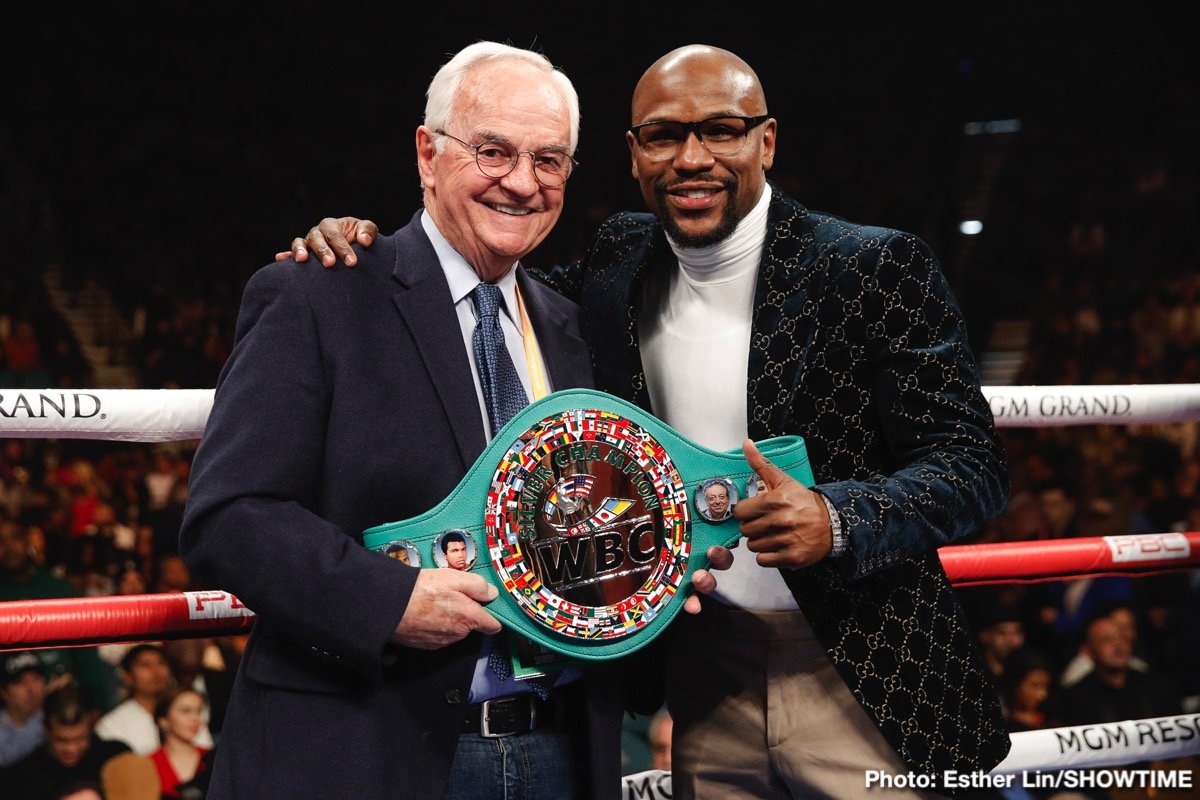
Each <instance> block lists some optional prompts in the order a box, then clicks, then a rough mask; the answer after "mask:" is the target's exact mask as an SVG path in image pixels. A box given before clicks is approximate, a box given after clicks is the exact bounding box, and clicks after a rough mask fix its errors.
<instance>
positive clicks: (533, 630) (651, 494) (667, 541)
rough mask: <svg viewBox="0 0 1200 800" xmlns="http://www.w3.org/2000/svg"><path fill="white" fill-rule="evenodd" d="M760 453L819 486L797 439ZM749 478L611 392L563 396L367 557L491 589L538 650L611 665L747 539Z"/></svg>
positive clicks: (383, 531) (379, 535)
mask: <svg viewBox="0 0 1200 800" xmlns="http://www.w3.org/2000/svg"><path fill="white" fill-rule="evenodd" d="M764 448H765V449H764ZM760 449H762V450H763V453H764V455H766V456H767V457H768V458H769V459H771V460H772V462H773V463H775V465H776V466H779V467H780V468H781V469H783V470H784V471H785V472H788V473H789V474H791V475H792V476H793V477H795V478H796V479H797V480H800V481H801V482H802V483H805V484H807V485H811V484H812V473H811V470H809V467H808V459H807V456H806V455H805V451H804V443H803V441H802V440H801V439H800V438H799V437H794V436H793V437H779V438H777V439H771V440H768V441H767V442H763V443H760ZM751 477H752V473H751V471H750V470H749V467H748V466H747V465H746V462H745V459H744V458H743V456H742V454H741V452H740V451H737V452H727V453H722V452H716V451H713V450H709V449H707V448H703V447H700V446H698V445H696V444H694V443H692V442H690V441H688V440H687V439H686V438H684V437H683V436H681V435H680V434H679V433H678V432H676V431H675V430H673V429H672V428H670V427H668V426H667V425H665V424H664V423H662V422H661V421H659V420H657V419H655V418H654V417H653V416H651V415H649V414H647V413H646V412H644V411H642V410H641V409H638V408H637V407H636V406H633V405H631V404H629V403H626V402H625V401H623V400H620V399H618V398H615V397H613V396H611V395H607V394H604V393H602V392H596V391H592V390H570V391H564V392H556V393H554V394H551V395H549V396H547V397H545V398H542V399H541V400H539V401H537V402H535V403H533V404H532V405H530V406H529V407H527V408H526V409H525V410H524V411H522V412H521V413H520V414H518V415H517V416H516V417H515V418H514V419H513V420H512V421H511V422H509V423H508V425H506V426H505V427H504V429H503V430H501V431H500V433H499V434H498V435H497V436H496V437H495V439H494V440H493V441H492V443H491V445H489V446H488V448H487V449H486V450H485V451H484V452H483V454H482V455H480V457H479V458H478V460H477V461H476V463H475V465H474V466H473V467H472V468H471V470H470V471H469V472H468V473H467V475H466V476H465V477H464V478H463V480H462V482H461V483H460V485H459V487H458V488H457V489H456V490H455V491H454V492H452V493H451V495H450V497H448V498H447V499H446V500H445V501H444V502H442V503H441V504H439V505H438V506H437V507H436V508H434V509H432V510H431V511H429V512H427V513H426V514H424V515H422V516H420V517H416V518H414V519H411V520H405V521H403V522H396V523H390V524H386V525H379V526H376V527H374V528H370V529H369V530H367V531H365V533H364V543H365V544H366V545H367V547H369V548H371V549H373V550H378V551H381V552H383V553H385V554H388V555H392V556H393V557H395V558H397V559H398V560H400V561H402V562H403V563H405V564H407V565H408V566H409V567H438V568H454V569H465V570H469V571H472V572H476V573H477V574H480V575H482V576H483V577H485V578H486V579H487V580H488V581H489V582H491V583H492V584H494V585H495V586H496V587H497V588H498V589H499V590H500V596H499V597H498V598H497V599H496V600H495V601H493V602H492V603H491V604H490V605H489V606H488V611H489V612H490V613H492V614H493V615H495V616H496V617H497V618H498V619H499V620H500V621H501V622H502V623H503V624H504V625H506V626H507V627H509V628H510V629H512V630H514V631H516V632H518V633H520V634H521V635H522V636H524V637H525V638H527V639H529V640H531V641H532V642H534V643H536V644H537V645H540V646H541V647H543V648H546V649H548V650H551V651H554V652H555V653H558V654H561V655H566V656H570V657H575V658H582V659H604V658H614V657H616V656H619V655H623V654H626V653H629V652H632V651H633V650H635V649H637V648H639V647H641V646H643V645H645V644H646V643H648V642H649V641H650V639H652V638H653V637H654V636H657V634H658V632H660V631H661V629H662V627H663V626H665V625H666V624H667V623H668V622H669V621H670V620H671V619H672V618H673V617H674V615H675V614H676V613H677V612H678V611H679V608H680V606H681V605H682V601H683V597H684V595H685V594H686V593H687V591H689V589H690V577H691V575H692V574H693V573H694V572H695V571H696V570H697V569H700V568H704V567H706V566H708V560H707V557H706V555H705V553H706V550H707V549H708V547H709V546H711V545H714V544H723V545H730V544H732V543H733V542H736V541H737V540H738V538H740V532H739V529H738V523H737V521H736V520H735V519H734V518H733V517H732V514H731V509H732V507H733V505H734V504H736V502H737V500H738V491H737V487H739V486H745V485H746V484H747V482H748V481H749V480H750V479H751ZM751 482H752V481H751Z"/></svg>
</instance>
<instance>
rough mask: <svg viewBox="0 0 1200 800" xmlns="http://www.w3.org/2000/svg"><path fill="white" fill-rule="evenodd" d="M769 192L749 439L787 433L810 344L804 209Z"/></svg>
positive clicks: (749, 390) (750, 379)
mask: <svg viewBox="0 0 1200 800" xmlns="http://www.w3.org/2000/svg"><path fill="white" fill-rule="evenodd" d="M768 188H769V189H770V191H771V205H770V208H769V209H768V211H767V238H766V241H764V243H763V255H762V263H760V264H759V267H758V283H757V285H756V286H755V289H754V315H753V317H752V319H751V323H750V325H751V327H750V358H749V361H748V364H747V370H746V372H747V375H746V395H747V403H746V412H747V414H746V416H747V419H746V427H747V430H748V432H749V434H750V436H751V438H754V439H765V438H767V437H769V436H778V435H780V434H781V433H782V432H784V431H788V430H790V427H791V425H790V422H789V421H790V419H791V408H792V399H793V396H794V391H795V389H796V387H797V386H799V385H800V378H801V372H802V370H803V368H804V365H805V363H806V359H807V357H808V352H807V350H808V344H809V342H810V341H811V331H810V330H809V329H808V327H807V326H806V325H804V320H805V318H804V316H803V315H802V314H801V313H800V310H801V307H802V306H803V305H804V303H805V301H806V298H807V297H808V289H809V287H808V285H807V284H808V281H809V279H810V277H811V271H812V263H811V262H812V256H811V253H808V252H806V250H807V248H809V247H810V246H811V240H812V233H811V231H810V230H809V226H808V211H807V209H805V208H804V206H802V205H800V204H799V203H797V202H795V201H794V200H792V199H790V198H788V197H787V196H786V195H784V194H782V193H781V192H780V191H779V190H778V189H776V188H775V187H774V186H772V185H770V184H768ZM772 298H775V299H774V300H773V301H772ZM785 323H786V324H785ZM797 345H799V346H797ZM768 364H770V365H771V373H770V374H769V375H768ZM764 382H765V383H767V384H769V386H767V385H764Z"/></svg>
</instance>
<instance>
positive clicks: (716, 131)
mask: <svg viewBox="0 0 1200 800" xmlns="http://www.w3.org/2000/svg"><path fill="white" fill-rule="evenodd" d="M770 118H771V115H770V114H761V115H759V116H757V117H709V118H708V119H702V120H699V121H697V122H675V121H674V120H662V121H659V122H646V123H644V124H642V125H634V126H633V127H632V128H630V129H629V132H630V133H632V134H633V138H634V140H636V141H637V144H638V148H639V149H640V150H641V151H642V153H643V154H644V155H645V156H646V157H647V158H649V159H651V160H652V161H666V160H667V159H669V158H674V157H675V154H676V153H678V152H679V148H681V147H683V143H684V142H685V141H687V137H688V136H689V135H690V134H692V133H695V134H696V138H697V139H699V140H700V143H701V144H703V145H704V146H705V147H706V148H708V152H710V153H712V154H713V155H714V156H730V155H733V154H734V153H736V152H738V151H739V150H741V149H742V145H744V144H745V143H746V139H747V138H748V137H747V135H746V134H748V133H750V131H751V130H752V129H753V128H756V127H758V126H759V125H761V124H763V123H764V122H766V121H767V120H769V119H770Z"/></svg>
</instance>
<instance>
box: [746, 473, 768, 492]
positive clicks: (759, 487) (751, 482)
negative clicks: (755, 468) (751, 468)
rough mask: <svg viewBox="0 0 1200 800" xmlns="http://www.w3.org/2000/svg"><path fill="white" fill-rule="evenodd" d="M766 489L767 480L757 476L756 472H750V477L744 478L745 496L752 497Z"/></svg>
mask: <svg viewBox="0 0 1200 800" xmlns="http://www.w3.org/2000/svg"><path fill="white" fill-rule="evenodd" d="M766 490H767V482H766V481H764V480H763V479H762V478H760V477H758V473H757V472H751V473H750V477H749V478H747V479H746V497H754V495H756V494H758V493H759V492H765V491H766Z"/></svg>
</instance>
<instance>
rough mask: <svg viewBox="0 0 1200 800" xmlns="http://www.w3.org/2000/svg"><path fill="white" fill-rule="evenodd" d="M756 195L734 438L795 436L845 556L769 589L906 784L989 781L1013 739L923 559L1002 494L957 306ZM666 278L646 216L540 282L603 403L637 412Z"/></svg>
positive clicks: (926, 279) (929, 560) (871, 248)
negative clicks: (645, 349) (577, 311)
mask: <svg viewBox="0 0 1200 800" xmlns="http://www.w3.org/2000/svg"><path fill="white" fill-rule="evenodd" d="M770 190H771V191H772V196H771V204H770V211H769V216H768V231H767V239H766V243H765V247H764V250H763V256H762V263H761V265H760V267H759V274H758V285H757V289H756V291H755V301H754V317H753V322H752V332H751V340H750V360H749V370H748V378H747V382H746V393H747V397H748V401H749V404H748V409H749V411H748V414H749V419H748V420H747V423H748V426H749V434H750V436H751V437H752V438H754V439H756V440H760V439H764V438H767V437H772V436H781V435H786V434H798V435H800V436H802V437H804V439H805V442H806V444H807V447H808V452H809V458H810V460H811V462H812V468H813V471H814V474H815V476H816V480H817V484H818V488H819V490H820V492H821V493H822V494H823V495H825V496H826V497H827V498H829V500H831V501H832V503H833V505H834V507H835V508H836V509H837V511H838V513H839V514H840V516H841V519H842V524H843V530H844V531H845V533H846V534H847V536H848V545H849V547H848V552H847V554H846V555H844V556H842V557H840V558H837V559H825V560H823V561H822V562H820V563H818V564H816V565H814V566H811V567H808V568H805V569H799V570H790V569H784V570H782V572H783V577H784V579H785V580H786V582H787V584H788V586H789V587H790V589H791V591H792V593H793V594H794V596H795V598H796V602H797V603H798V604H799V606H800V609H801V610H802V611H803V612H804V614H805V616H806V617H807V619H808V621H809V623H810V624H811V625H812V627H813V630H814V631H815V633H816V635H817V637H818V638H819V640H820V641H821V643H822V645H823V646H824V648H825V650H826V652H827V653H828V654H829V658H830V659H831V661H832V662H833V664H834V665H835V667H836V668H837V670H838V672H839V674H840V675H841V677H842V679H843V680H845V682H846V685H847V686H848V687H849V688H850V691H851V692H852V693H853V694H854V696H855V697H856V698H857V699H858V701H859V703H861V705H862V707H863V709H864V710H865V711H866V713H867V714H868V715H869V717H870V718H871V719H872V720H873V721H874V722H875V724H876V725H877V726H878V727H879V729H880V731H882V733H883V735H884V736H885V737H886V739H887V740H888V742H889V743H891V745H892V746H893V747H894V748H895V750H896V751H897V752H898V753H899V754H900V755H901V757H902V758H903V759H904V761H905V762H906V763H907V764H908V766H909V767H910V768H911V769H913V770H915V771H919V772H924V773H930V774H933V773H938V772H941V771H942V770H947V769H955V770H961V771H969V770H988V769H991V768H992V767H993V766H995V765H996V764H997V763H999V762H1000V761H1001V760H1002V759H1003V757H1004V756H1005V754H1006V753H1007V752H1008V748H1009V738H1008V734H1007V733H1006V732H1005V729H1004V724H1003V719H1002V717H1001V711H1000V705H999V702H998V700H997V697H996V692H995V690H994V688H993V686H992V683H991V680H990V678H989V677H988V673H987V670H986V667H985V665H984V663H983V660H982V657H981V655H980V653H979V651H978V648H977V645H976V644H975V639H974V635H973V632H972V631H971V629H970V628H969V627H968V624H967V621H966V619H965V616H964V614H963V611H962V608H961V606H960V605H959V603H958V601H957V599H956V597H955V595H954V593H953V591H952V589H951V587H950V583H949V581H948V579H947V577H946V574H945V571H944V570H943V569H942V566H941V561H940V560H939V559H938V556H937V553H936V549H937V548H938V547H940V546H941V545H945V544H949V543H951V542H957V541H961V540H963V539H965V538H967V537H970V536H971V535H972V534H974V533H976V532H978V531H980V530H981V529H982V528H983V527H984V526H985V524H986V523H987V522H988V521H989V520H991V519H992V518H993V517H995V516H996V515H997V514H999V513H1000V511H1002V510H1003V508H1004V506H1005V504H1006V503H1007V500H1008V492H1009V476H1008V465H1007V459H1006V457H1005V454H1004V450H1003V447H1002V445H1001V443H1000V441H999V438H998V436H997V434H996V430H995V427H994V422H993V418H992V414H991V411H990V409H989V407H988V404H987V402H986V400H985V398H984V397H983V393H982V391H981V390H980V385H979V372H978V367H977V364H976V361H975V357H974V355H973V354H972V351H971V348H970V346H969V344H968V341H967V331H966V327H965V324H964V320H963V317H962V314H961V311H960V309H959V306H958V303H957V301H956V300H955V298H954V296H953V293H952V292H951V289H950V286H949V285H948V283H947V281H946V278H945V276H944V275H943V273H942V271H941V268H940V267H939V265H938V262H937V260H936V258H935V256H934V255H933V253H932V252H931V251H930V249H929V248H928V246H927V245H926V244H925V243H924V242H922V241H921V240H920V239H919V238H917V237H916V236H913V235H911V234H908V233H904V232H901V231H896V230H889V229H885V228H877V227H865V226H862V225H857V224H853V223H850V222H848V221H846V220H843V219H840V218H838V217H834V216H830V215H827V214H821V213H817V212H814V211H810V210H808V209H807V208H805V207H804V206H802V205H801V204H800V203H798V202H796V201H795V200H793V199H792V198H790V197H788V196H786V195H785V194H783V193H782V192H781V191H780V190H779V189H778V188H777V187H774V186H771V187H770ZM676 264H677V262H676V259H675V256H674V254H673V253H672V251H671V249H670V246H669V244H668V242H667V240H666V237H665V234H664V232H663V229H662V226H661V225H660V224H659V223H658V221H657V220H656V219H655V217H654V216H653V215H650V214H645V213H636V214H635V213H621V214H617V215H615V216H613V217H611V218H610V219H609V220H607V221H606V222H605V223H604V224H603V226H602V227H601V230H600V232H599V233H598V234H597V236H596V238H595V239H594V240H593V242H592V244H591V246H590V248H589V250H588V251H587V253H586V254H585V256H584V258H583V259H582V260H581V261H580V262H578V263H576V264H573V265H571V266H569V267H564V268H556V269H555V270H552V271H551V272H550V273H548V274H545V275H542V276H541V277H542V278H543V279H544V280H546V281H547V282H548V283H550V284H551V285H553V286H554V287H555V288H557V289H558V290H559V291H560V292H562V293H564V294H566V295H567V296H568V297H570V298H572V299H574V300H575V301H576V302H578V303H579V304H580V305H581V306H582V307H583V309H584V331H585V337H586V338H587V340H588V343H589V346H590V348H591V350H592V357H593V362H594V366H595V376H596V383H597V386H598V388H600V389H602V390H604V391H607V392H610V393H612V394H615V395H618V396H620V397H623V398H625V399H627V400H630V401H632V402H635V403H637V404H638V405H639V406H641V407H642V408H645V409H648V410H649V411H651V412H653V408H651V405H650V396H649V393H648V391H647V388H646V377H645V372H644V371H643V367H642V362H641V356H640V352H639V348H638V318H639V309H640V307H641V299H642V296H643V291H644V286H645V283H646V281H647V278H648V277H649V276H652V275H656V274H661V273H659V272H658V271H661V270H672V269H676V268H677V266H676Z"/></svg>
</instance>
